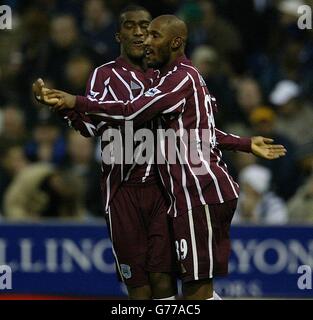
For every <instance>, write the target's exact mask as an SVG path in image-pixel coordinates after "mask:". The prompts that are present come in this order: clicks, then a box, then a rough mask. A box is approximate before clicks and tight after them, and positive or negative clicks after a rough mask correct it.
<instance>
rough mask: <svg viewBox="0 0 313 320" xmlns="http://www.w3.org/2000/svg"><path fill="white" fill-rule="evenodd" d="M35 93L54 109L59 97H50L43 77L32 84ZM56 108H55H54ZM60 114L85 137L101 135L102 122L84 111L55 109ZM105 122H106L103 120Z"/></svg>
mask: <svg viewBox="0 0 313 320" xmlns="http://www.w3.org/2000/svg"><path fill="white" fill-rule="evenodd" d="M32 90H33V94H34V96H35V98H36V100H37V101H38V102H39V103H41V104H44V105H47V106H50V108H51V109H52V108H53V107H54V106H55V105H56V104H57V103H58V102H59V98H49V97H48V92H50V90H51V89H48V88H47V87H46V86H45V83H44V81H43V80H42V79H40V78H39V79H37V80H36V81H35V82H34V83H33V85H32ZM53 110H55V108H53ZM55 111H57V113H58V115H59V116H60V117H61V118H62V119H64V120H66V121H67V122H68V124H69V126H70V127H73V128H74V129H75V130H77V131H79V132H80V133H81V135H83V136H85V137H94V136H97V135H99V128H100V125H101V123H99V122H95V121H94V120H92V119H91V118H90V117H89V116H87V115H85V114H84V113H80V112H77V111H76V110H73V109H64V110H55ZM103 124H104V122H103Z"/></svg>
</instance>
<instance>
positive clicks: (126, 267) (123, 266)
mask: <svg viewBox="0 0 313 320" xmlns="http://www.w3.org/2000/svg"><path fill="white" fill-rule="evenodd" d="M120 267H121V273H122V275H123V277H124V278H125V279H130V278H131V276H132V273H131V271H130V266H129V265H128V264H121V265H120Z"/></svg>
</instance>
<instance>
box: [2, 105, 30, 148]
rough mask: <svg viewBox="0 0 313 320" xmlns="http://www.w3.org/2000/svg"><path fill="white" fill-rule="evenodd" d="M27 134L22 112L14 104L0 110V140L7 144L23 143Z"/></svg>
mask: <svg viewBox="0 0 313 320" xmlns="http://www.w3.org/2000/svg"><path fill="white" fill-rule="evenodd" d="M27 136H28V133H27V131H26V126H25V115H24V113H23V111H22V110H21V109H20V108H19V107H17V106H16V105H14V104H11V105H7V106H5V107H4V108H3V109H2V110H0V139H1V141H2V142H3V141H6V142H7V143H9V144H11V143H12V144H14V143H25V142H26V140H27V138H28V137H27Z"/></svg>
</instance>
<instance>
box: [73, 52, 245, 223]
mask: <svg viewBox="0 0 313 320" xmlns="http://www.w3.org/2000/svg"><path fill="white" fill-rule="evenodd" d="M99 97H101V94H100V95H99ZM99 97H96V96H94V95H93V96H89V97H88V96H87V97H82V96H77V98H76V105H75V110H76V111H78V112H79V113H83V114H85V115H86V116H91V115H92V116H95V117H98V121H100V122H101V121H106V122H107V123H111V124H117V125H124V126H125V125H126V123H127V122H128V121H132V123H133V125H134V126H135V127H136V126H140V125H142V124H143V123H145V122H147V121H149V120H151V119H153V118H155V119H156V120H155V123H156V124H157V128H155V131H156V136H157V137H156V138H157V139H156V140H157V143H156V148H157V152H155V154H154V160H155V162H156V163H157V167H158V170H159V173H160V176H161V180H162V182H163V184H164V186H165V187H166V189H167V191H168V193H169V196H170V199H171V206H170V208H169V210H168V213H169V214H170V215H172V216H174V217H175V216H177V215H180V214H184V213H186V212H188V211H189V210H191V209H192V208H194V207H197V206H200V205H204V204H217V203H223V202H225V201H228V200H232V199H235V198H238V192H239V186H238V184H237V183H236V182H235V181H234V180H233V179H232V177H231V176H230V175H229V173H228V171H227V166H226V164H225V163H224V162H223V160H222V153H221V149H229V150H238V151H245V152H250V151H251V139H250V138H240V137H237V136H234V135H229V134H226V133H224V132H222V131H220V130H218V129H216V128H215V122H214V112H215V111H216V110H217V104H216V101H215V98H214V97H213V96H211V95H210V94H209V92H208V89H207V87H206V85H205V82H204V80H203V78H202V77H201V75H200V74H199V72H198V71H197V70H196V68H195V67H193V66H192V63H191V62H190V61H189V60H188V59H187V58H186V57H185V56H182V57H179V58H177V59H176V60H175V61H174V63H173V64H172V65H171V66H169V67H168V68H167V70H165V71H163V72H162V74H159V75H158V76H157V77H156V79H154V82H153V85H152V86H151V88H149V89H148V90H146V91H145V92H144V93H143V94H141V95H139V96H137V97H135V98H134V99H131V100H130V101H127V102H123V101H120V102H116V101H102V100H101V99H99ZM173 133H174V135H173ZM171 135H172V136H171ZM173 137H174V138H173ZM173 158H174V159H173Z"/></svg>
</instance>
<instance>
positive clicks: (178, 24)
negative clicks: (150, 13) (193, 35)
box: [153, 14, 188, 43]
mask: <svg viewBox="0 0 313 320" xmlns="http://www.w3.org/2000/svg"><path fill="white" fill-rule="evenodd" d="M153 22H157V23H159V25H160V26H161V28H162V30H166V32H168V33H169V35H170V36H171V37H180V38H182V39H183V40H184V43H186V40H187V34H188V32H187V26H186V23H185V22H184V21H183V20H181V19H179V18H177V17H176V16H174V15H171V14H165V15H162V16H159V17H157V18H155V19H154V20H153Z"/></svg>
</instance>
